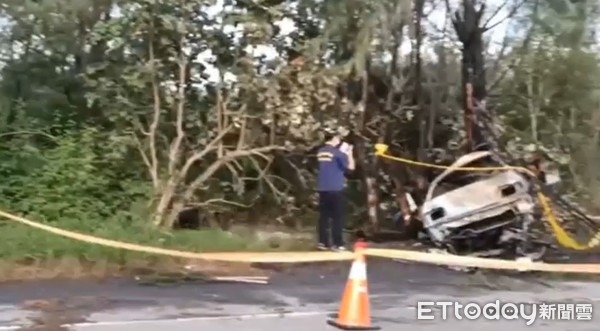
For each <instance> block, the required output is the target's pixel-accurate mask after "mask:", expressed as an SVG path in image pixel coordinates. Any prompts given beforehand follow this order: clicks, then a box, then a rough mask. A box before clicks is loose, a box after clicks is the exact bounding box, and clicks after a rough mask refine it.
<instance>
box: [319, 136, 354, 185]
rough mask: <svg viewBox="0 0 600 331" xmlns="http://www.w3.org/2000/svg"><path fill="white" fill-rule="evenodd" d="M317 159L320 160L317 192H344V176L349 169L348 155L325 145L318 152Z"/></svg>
mask: <svg viewBox="0 0 600 331" xmlns="http://www.w3.org/2000/svg"><path fill="white" fill-rule="evenodd" d="M317 159H318V160H319V176H318V178H317V182H318V189H317V190H318V191H319V192H332V191H334V192H336V191H341V190H343V189H344V182H345V178H344V174H345V172H346V170H347V169H348V155H346V154H344V153H343V152H342V151H340V150H339V149H337V148H335V147H333V146H331V145H325V146H323V147H321V148H320V149H319V151H318V152H317Z"/></svg>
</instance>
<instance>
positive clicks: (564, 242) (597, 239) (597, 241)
mask: <svg viewBox="0 0 600 331" xmlns="http://www.w3.org/2000/svg"><path fill="white" fill-rule="evenodd" d="M387 151H388V146H387V145H385V144H375V155H377V156H379V157H382V158H385V159H389V160H393V161H396V162H402V163H405V164H411V165H415V166H420V167H428V168H437V169H444V170H445V169H453V170H459V171H493V170H516V171H521V172H525V173H526V174H528V175H529V176H532V177H535V174H534V173H533V172H532V171H531V170H529V169H527V168H525V167H519V166H498V167H452V166H442V165H437V164H431V163H426V162H419V161H414V160H409V159H405V158H401V157H396V156H391V155H388V154H386V152H387ZM537 189H538V192H537V196H538V199H539V201H540V205H541V207H542V210H543V212H544V216H545V219H546V220H547V221H548V223H549V224H550V227H551V228H552V231H553V233H554V236H555V238H556V240H557V241H558V243H559V244H560V245H561V246H563V247H566V248H571V249H575V250H589V249H592V248H594V247H596V246H599V245H600V231H599V232H598V233H596V234H595V235H594V237H592V239H591V240H590V241H589V242H588V243H586V244H581V243H579V242H577V241H576V240H575V239H573V238H572V237H571V236H570V235H569V234H568V233H567V232H566V231H565V230H564V229H563V228H562V227H561V226H560V223H559V222H558V220H557V218H556V215H555V214H554V212H553V211H552V208H551V207H550V204H549V203H548V199H547V197H546V196H545V195H544V194H543V193H542V192H541V190H540V189H539V187H537Z"/></svg>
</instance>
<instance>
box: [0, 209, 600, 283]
mask: <svg viewBox="0 0 600 331" xmlns="http://www.w3.org/2000/svg"><path fill="white" fill-rule="evenodd" d="M0 217H4V218H6V219H8V220H11V221H14V222H17V223H20V224H23V225H27V226H30V227H33V228H36V229H39V230H42V231H46V232H48V233H52V234H55V235H58V236H62V237H65V238H69V239H72V240H77V241H80V242H84V243H88V244H95V245H100V246H105V247H110V248H115V249H123V250H128V251H135V252H140V253H148V254H157V255H163V256H170V257H176V258H187V259H198V260H205V261H216V262H239V263H256V264H260V263H271V264H278V263H279V264H297V263H314V262H334V261H350V260H352V259H354V253H352V252H241V253H240V252H235V253H229V252H227V253H197V252H189V251H180V250H173V249H165V248H159V247H152V246H145V245H138V244H132V243H126V242H121V241H116V240H110V239H104V238H99V237H95V236H91V235H87V234H82V233H77V232H74V231H69V230H64V229H60V228H56V227H53V226H49V225H46V224H41V223H38V222H34V221H31V220H28V219H25V218H23V217H20V216H16V215H13V214H10V213H7V212H4V211H1V210H0ZM364 253H365V254H366V255H368V256H372V257H380V258H388V259H394V260H403V261H412V262H417V263H426V264H433V265H440V266H455V267H467V268H480V269H495V270H513V271H540V272H553V273H578V274H600V264H549V263H542V262H529V261H510V260H501V259H490V258H481V257H470V256H459V255H451V254H439V253H430V252H418V251H413V250H399V249H376V248H369V249H367V250H365V251H364Z"/></svg>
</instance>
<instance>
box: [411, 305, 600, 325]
mask: <svg viewBox="0 0 600 331" xmlns="http://www.w3.org/2000/svg"><path fill="white" fill-rule="evenodd" d="M567 306H570V309H566V308H567ZM591 306H592V305H591V304H577V305H575V304H535V303H532V304H524V303H519V304H515V303H502V302H500V300H496V301H494V302H490V303H487V304H485V305H483V306H482V305H481V304H479V303H475V302H471V303H467V304H461V303H459V302H452V301H435V302H434V301H422V302H418V303H417V319H419V320H433V319H436V318H440V317H441V319H442V320H446V319H448V318H449V316H450V314H452V315H453V316H454V318H456V319H458V320H463V319H467V320H476V319H478V318H484V319H488V320H500V319H506V320H518V319H523V320H525V324H526V325H532V324H533V323H535V321H536V319H538V318H542V319H554V318H555V316H573V317H572V318H573V319H574V318H575V314H572V315H567V314H562V313H558V312H557V311H556V308H557V307H559V308H560V307H562V308H563V310H564V311H570V312H573V313H576V312H580V314H579V315H577V319H579V320H591ZM435 311H441V316H439V315H440V314H437V315H438V316H436V314H435ZM549 312H552V314H549ZM554 312H556V313H557V314H556V315H555V314H554ZM584 313H585V314H584ZM561 319H564V318H561ZM567 319H568V318H567Z"/></svg>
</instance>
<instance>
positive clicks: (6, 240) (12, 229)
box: [0, 221, 305, 263]
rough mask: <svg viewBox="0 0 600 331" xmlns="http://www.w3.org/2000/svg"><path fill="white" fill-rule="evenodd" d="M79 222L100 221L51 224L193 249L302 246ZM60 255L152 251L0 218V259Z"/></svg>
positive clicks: (112, 257)
mask: <svg viewBox="0 0 600 331" xmlns="http://www.w3.org/2000/svg"><path fill="white" fill-rule="evenodd" d="M82 224H102V223H101V222H89V221H86V222H85V223H83V222H73V223H72V224H67V223H66V222H63V223H62V224H52V225H53V226H57V227H59V228H62V229H67V230H72V231H76V232H80V233H85V234H89V235H93V236H97V237H101V238H105V239H111V240H116V241H123V242H127V243H134V244H140V245H148V246H155V247H161V248H168V249H176V250H183V251H192V252H233V251H273V250H279V251H281V250H297V249H302V247H303V246H305V244H304V243H301V242H294V241H290V240H288V241H285V240H283V239H281V240H274V239H272V240H269V241H267V242H261V241H259V240H258V239H256V238H255V237H253V236H252V235H251V234H250V233H246V234H243V233H240V234H234V233H228V232H224V231H219V230H200V231H196V230H178V231H159V230H156V229H153V228H150V227H144V226H120V225H117V224H116V223H115V222H108V223H105V224H104V225H103V226H97V227H96V228H95V229H90V228H89V226H81V225H82ZM63 257H75V258H83V259H86V260H88V261H100V260H104V261H109V262H117V263H119V262H127V261H129V260H139V259H148V258H150V257H151V255H150V254H145V253H138V252H130V251H124V250H121V249H115V248H110V247H103V246H99V245H96V244H90V243H86V242H79V241H76V240H73V239H69V238H64V237H60V236H57V235H55V234H52V233H47V232H45V231H42V230H39V229H34V228H30V227H27V226H25V225H21V224H17V223H10V222H5V221H2V222H0V260H4V261H21V260H25V259H34V260H52V259H58V258H63Z"/></svg>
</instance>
